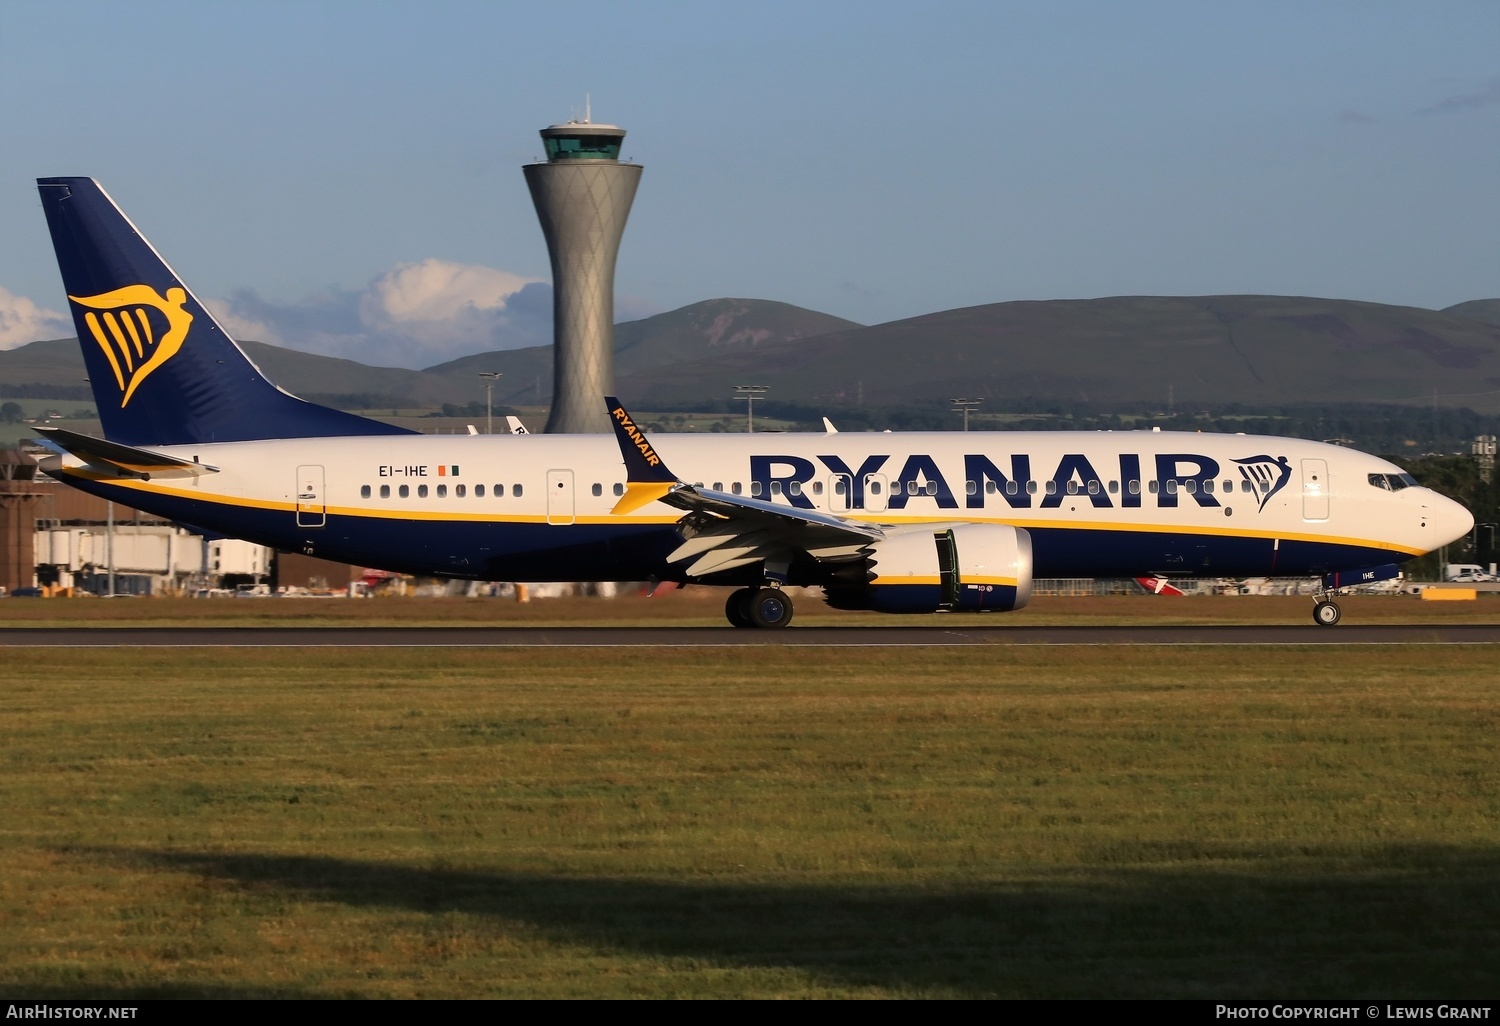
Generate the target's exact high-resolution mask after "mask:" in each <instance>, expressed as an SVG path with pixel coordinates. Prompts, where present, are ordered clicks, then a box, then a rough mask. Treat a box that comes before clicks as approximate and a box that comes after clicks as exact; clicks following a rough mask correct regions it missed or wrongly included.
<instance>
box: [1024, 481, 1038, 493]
mask: <svg viewBox="0 0 1500 1026" xmlns="http://www.w3.org/2000/svg"><path fill="white" fill-rule="evenodd" d="M1026 494H1027V495H1035V494H1036V482H1035V481H1027V482H1026Z"/></svg>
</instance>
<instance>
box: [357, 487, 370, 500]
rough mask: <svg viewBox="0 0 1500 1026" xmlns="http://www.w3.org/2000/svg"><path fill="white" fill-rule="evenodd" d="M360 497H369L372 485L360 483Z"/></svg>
mask: <svg viewBox="0 0 1500 1026" xmlns="http://www.w3.org/2000/svg"><path fill="white" fill-rule="evenodd" d="M359 497H360V498H361V499H368V498H369V497H370V486H369V485H360V486H359Z"/></svg>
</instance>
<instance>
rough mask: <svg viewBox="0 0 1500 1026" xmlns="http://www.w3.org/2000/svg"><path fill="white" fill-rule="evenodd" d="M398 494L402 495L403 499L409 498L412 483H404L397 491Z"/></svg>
mask: <svg viewBox="0 0 1500 1026" xmlns="http://www.w3.org/2000/svg"><path fill="white" fill-rule="evenodd" d="M397 494H398V495H400V496H401V498H403V499H405V498H407V497H408V496H410V495H411V486H410V485H402V486H401V488H400V490H399V491H398V492H397Z"/></svg>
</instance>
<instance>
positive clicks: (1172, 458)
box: [750, 452, 1292, 510]
mask: <svg viewBox="0 0 1500 1026" xmlns="http://www.w3.org/2000/svg"><path fill="white" fill-rule="evenodd" d="M963 459H964V487H961V488H959V489H957V490H955V489H954V487H953V486H952V484H950V483H949V481H948V480H947V478H946V477H944V475H943V472H942V471H941V470H939V469H938V465H937V460H936V459H934V458H933V457H932V456H929V455H925V454H921V453H917V454H913V455H911V456H907V457H906V458H905V459H904V461H903V462H901V464H900V466H899V469H897V468H895V467H894V465H893V464H892V463H891V457H890V456H889V455H872V456H869V457H866V458H865V459H864V460H863V462H861V463H860V464H859V466H857V467H855V466H850V464H849V463H847V462H846V461H845V460H844V459H843V458H842V457H839V456H818V457H816V462H814V460H812V459H808V458H807V457H804V456H790V455H782V456H751V457H750V480H751V482H752V494H759V495H762V496H767V495H771V496H781V497H783V498H785V499H786V501H787V502H788V503H789V504H791V505H792V506H796V507H798V508H801V509H813V508H815V507H814V504H813V501H812V499H810V498H809V497H808V495H807V488H806V486H807V485H808V484H810V483H811V482H812V481H813V480H815V479H818V478H822V477H827V476H829V475H833V476H836V477H840V478H843V479H845V480H846V481H847V483H848V484H847V487H848V506H849V508H850V509H851V510H856V509H865V508H867V507H866V503H867V500H868V499H869V498H870V496H869V494H868V493H869V491H870V485H871V483H872V481H874V480H878V479H882V478H884V477H886V476H889V475H892V473H893V471H894V476H890V478H889V480H890V487H889V489H887V490H886V492H887V494H886V495H885V496H883V498H884V500H885V502H884V507H885V508H886V509H904V508H905V507H906V505H907V503H908V501H909V500H910V499H913V498H917V497H923V498H930V499H934V500H936V504H937V507H938V508H939V509H959V508H966V509H982V508H983V507H984V505H985V499H986V496H987V494H989V495H997V496H999V497H1000V498H1001V499H1003V500H1004V501H1005V502H1006V503H1007V504H1008V505H1009V506H1010V507H1011V508H1013V509H1030V508H1032V507H1033V506H1035V507H1036V508H1039V509H1052V508H1056V507H1059V506H1061V505H1062V504H1063V502H1064V501H1077V500H1080V499H1087V500H1088V501H1089V502H1090V503H1091V504H1092V505H1093V506H1094V507H1095V508H1098V509H1109V508H1113V507H1115V506H1116V505H1118V506H1119V507H1121V508H1127V509H1128V508H1131V507H1139V506H1141V505H1142V504H1143V502H1144V501H1145V499H1146V497H1147V496H1148V495H1149V496H1150V497H1151V502H1152V504H1153V505H1155V506H1158V507H1175V506H1177V505H1178V504H1179V502H1181V501H1182V497H1183V496H1187V497H1188V498H1191V499H1192V500H1193V501H1194V502H1196V503H1197V504H1198V505H1199V506H1205V507H1218V506H1221V505H1223V503H1221V502H1220V501H1219V495H1218V494H1216V493H1221V487H1222V486H1219V485H1218V484H1217V482H1219V481H1220V479H1221V477H1222V476H1223V475H1224V474H1225V470H1224V468H1223V467H1222V466H1221V465H1220V463H1219V461H1218V460H1216V459H1214V458H1213V457H1211V456H1204V455H1201V454H1198V453H1186V452H1183V453H1156V454H1154V455H1153V456H1152V457H1151V461H1152V464H1153V466H1152V467H1151V469H1152V470H1154V471H1155V478H1154V479H1144V478H1143V477H1142V475H1141V457H1140V455H1139V454H1136V453H1121V454H1120V455H1119V456H1118V457H1116V458H1115V465H1112V466H1107V467H1105V468H1103V469H1104V470H1105V471H1106V472H1107V473H1109V475H1110V477H1108V478H1106V477H1104V476H1103V475H1101V473H1100V469H1101V468H1097V467H1095V465H1094V463H1093V462H1092V461H1091V460H1090V459H1089V458H1088V457H1087V456H1086V455H1084V454H1083V453H1076V452H1075V453H1065V454H1064V455H1063V456H1062V458H1061V459H1059V460H1058V462H1057V465H1056V467H1055V468H1053V470H1052V473H1051V475H1050V476H1047V477H1042V478H1035V477H1033V475H1032V471H1033V469H1034V468H1033V466H1032V460H1031V456H1030V455H1029V454H1024V453H1018V454H1013V455H1011V456H1010V457H1009V465H1008V466H1007V467H1005V468H1002V467H1001V466H1000V465H999V464H997V463H996V462H995V460H993V459H991V458H990V457H989V456H985V455H983V454H981V453H967V454H965V455H964V458H963ZM1232 462H1233V463H1234V464H1235V466H1234V468H1233V473H1234V477H1233V478H1229V477H1225V478H1223V479H1224V481H1226V482H1233V481H1234V480H1235V479H1238V480H1239V481H1241V482H1245V483H1246V484H1248V486H1249V488H1248V490H1249V493H1250V494H1251V495H1253V496H1254V497H1255V500H1256V502H1257V503H1258V505H1259V508H1261V509H1264V508H1265V504H1266V502H1267V501H1268V500H1269V499H1270V498H1271V497H1272V496H1273V495H1275V494H1276V493H1277V492H1279V491H1281V489H1282V488H1284V487H1286V484H1287V482H1288V481H1289V480H1290V479H1291V476H1292V468H1291V463H1290V461H1289V460H1288V459H1287V458H1286V457H1285V456H1276V457H1272V456H1265V455H1257V456H1249V457H1246V458H1244V459H1236V460H1233V461H1232ZM818 464H822V467H821V468H820V467H819V466H818ZM970 483H972V485H973V487H972V488H971V487H968V485H969V484H970ZM793 485H795V486H796V487H793ZM991 485H993V487H990V486H991ZM756 486H758V487H756ZM1241 487H1242V488H1243V487H1244V485H1242V486H1241ZM960 496H962V502H960Z"/></svg>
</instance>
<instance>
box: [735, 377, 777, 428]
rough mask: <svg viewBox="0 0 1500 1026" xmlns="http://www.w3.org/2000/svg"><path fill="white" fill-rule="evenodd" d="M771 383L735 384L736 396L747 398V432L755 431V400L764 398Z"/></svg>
mask: <svg viewBox="0 0 1500 1026" xmlns="http://www.w3.org/2000/svg"><path fill="white" fill-rule="evenodd" d="M770 390H771V386H770V385H735V386H734V397H735V398H736V399H743V400H745V433H746V434H752V435H753V434H754V433H755V400H757V399H764V398H765V397H766V393H767V392H769V391H770Z"/></svg>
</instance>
